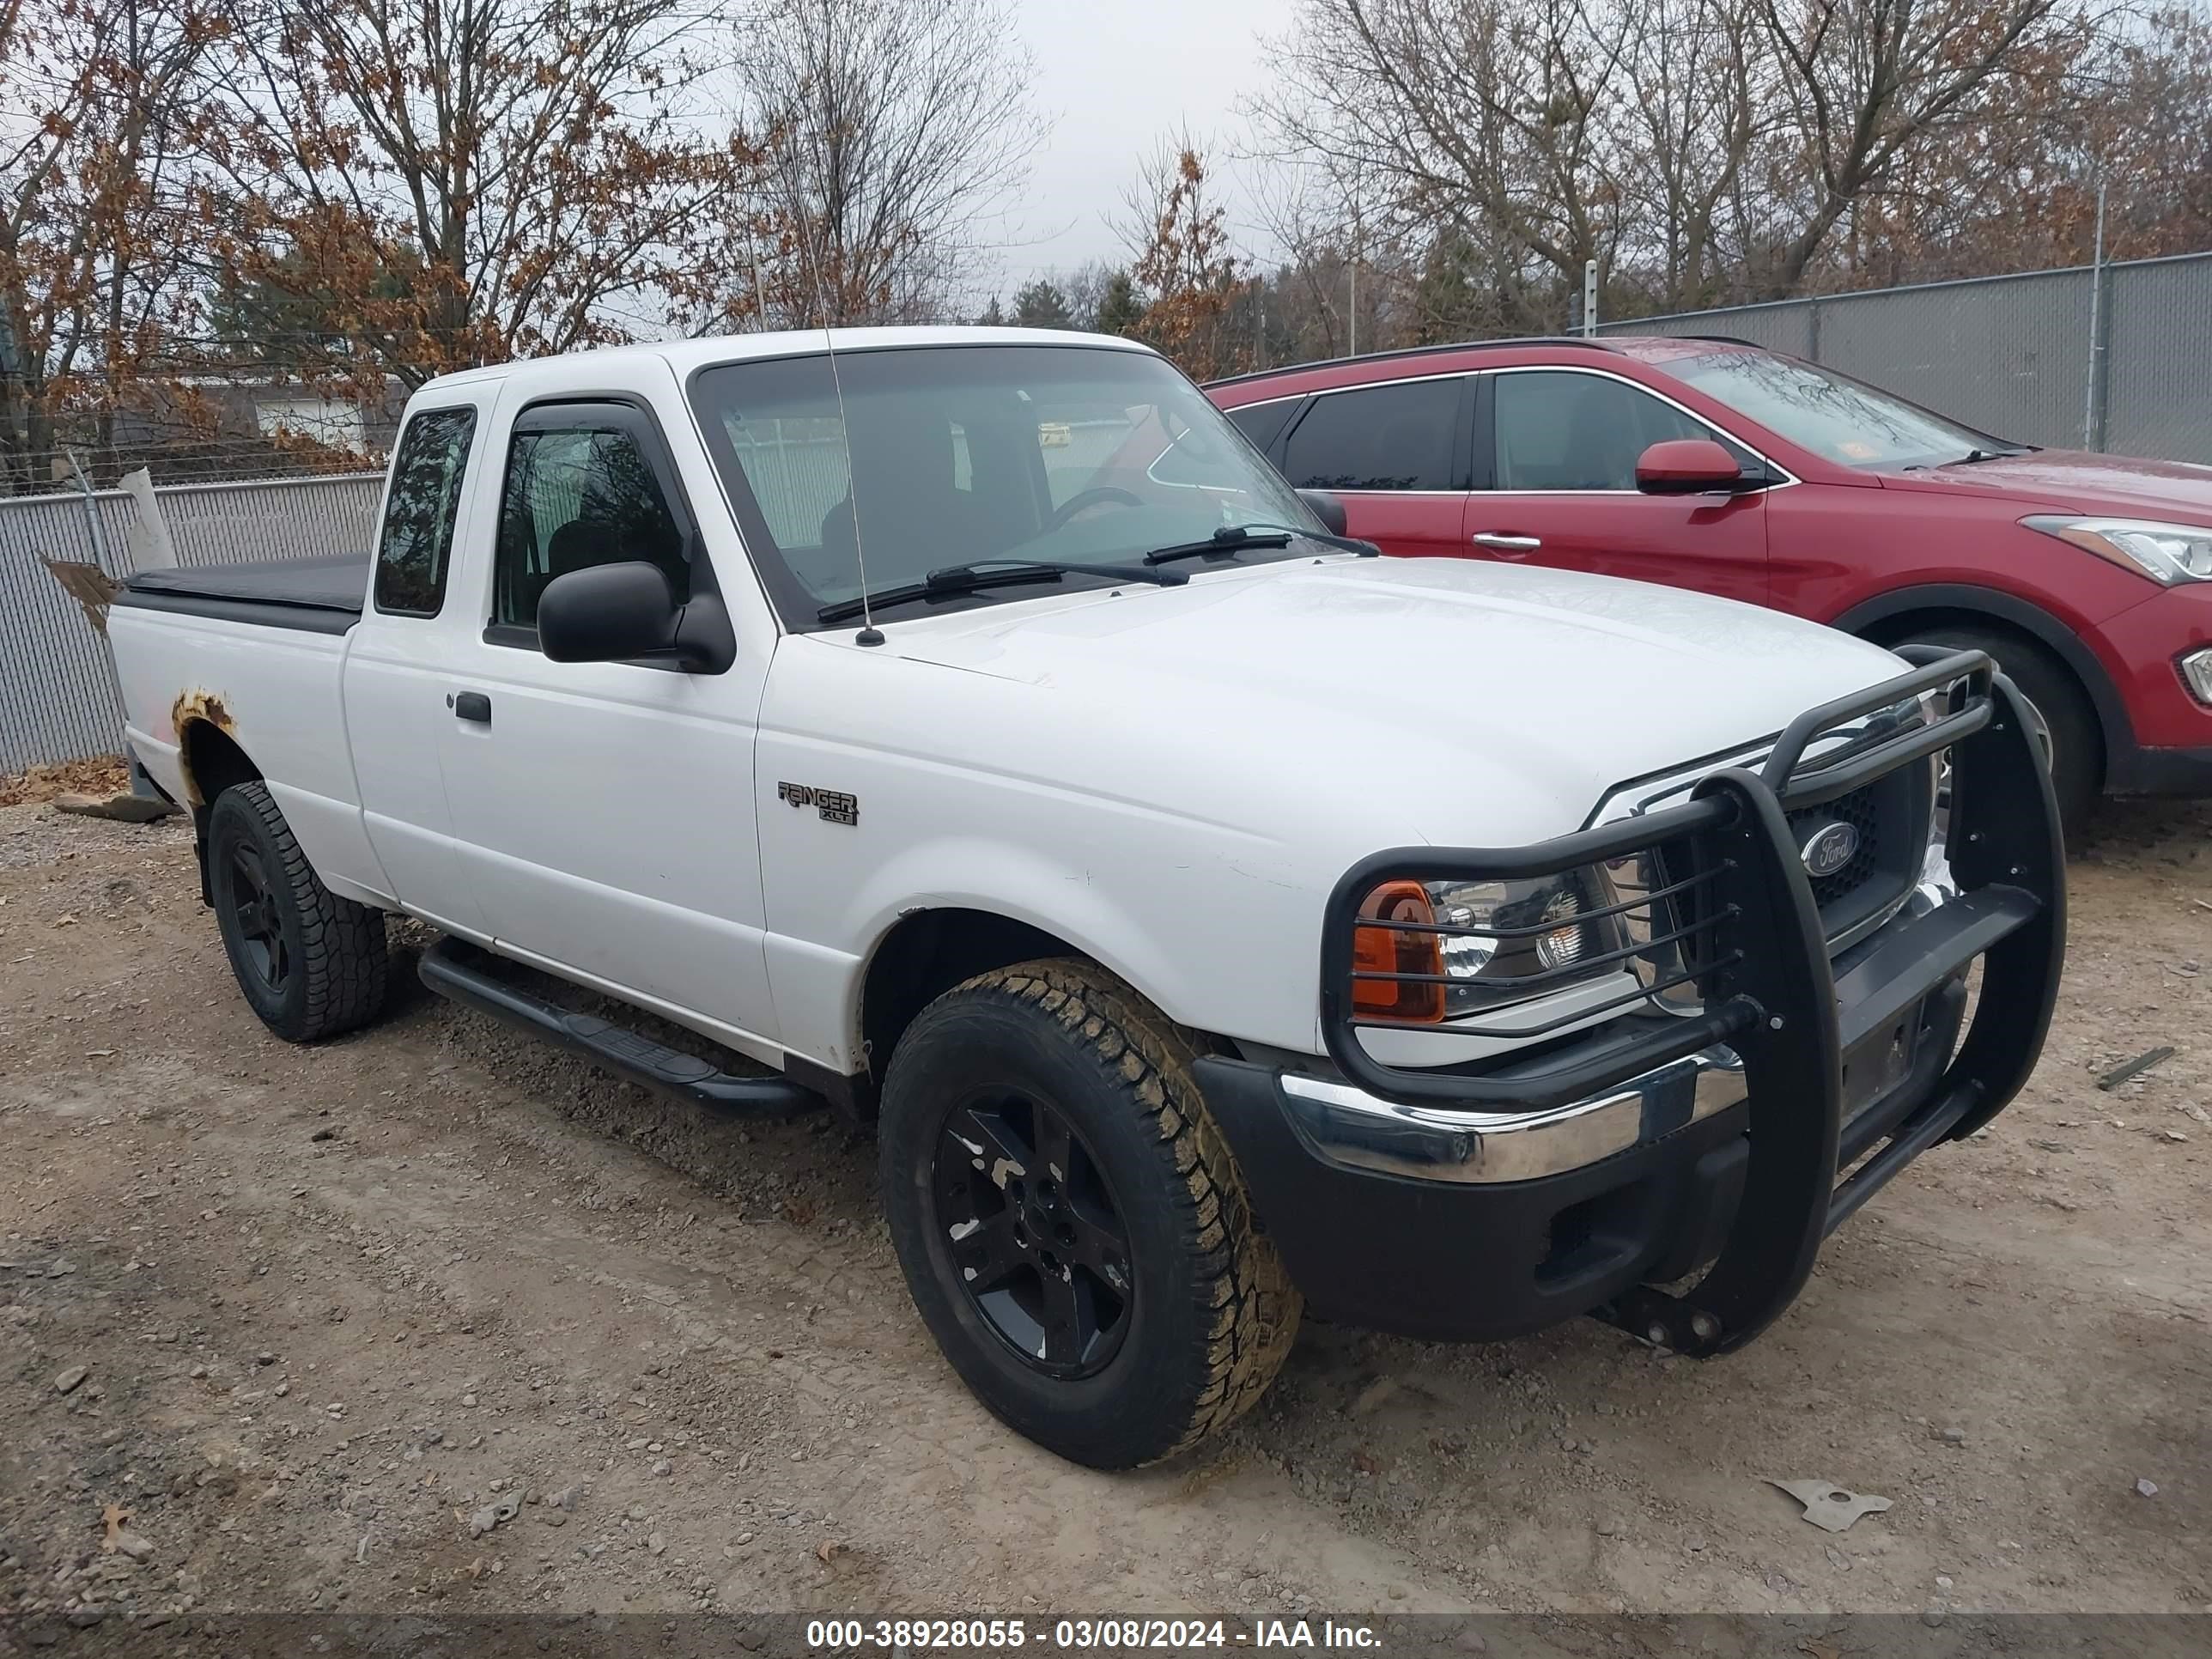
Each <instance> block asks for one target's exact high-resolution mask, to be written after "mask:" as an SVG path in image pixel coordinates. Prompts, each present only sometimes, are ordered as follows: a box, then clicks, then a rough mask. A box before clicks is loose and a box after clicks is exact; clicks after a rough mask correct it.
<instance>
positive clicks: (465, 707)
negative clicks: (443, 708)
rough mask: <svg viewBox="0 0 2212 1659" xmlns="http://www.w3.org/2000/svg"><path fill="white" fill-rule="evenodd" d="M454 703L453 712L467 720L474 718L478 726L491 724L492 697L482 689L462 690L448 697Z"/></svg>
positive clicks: (448, 700)
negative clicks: (485, 694) (486, 694)
mask: <svg viewBox="0 0 2212 1659" xmlns="http://www.w3.org/2000/svg"><path fill="white" fill-rule="evenodd" d="M446 701H447V702H450V703H452V704H453V713H454V714H458V715H459V716H460V717H461V718H462V719H463V720H474V721H475V722H476V723H477V725H478V726H489V725H490V724H491V699H490V698H489V697H487V696H484V694H483V692H481V691H462V692H458V693H456V694H455V695H454V696H451V697H448V698H447V699H446Z"/></svg>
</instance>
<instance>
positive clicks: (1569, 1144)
mask: <svg viewBox="0 0 2212 1659" xmlns="http://www.w3.org/2000/svg"><path fill="white" fill-rule="evenodd" d="M1280 1083H1281V1087H1282V1092H1283V1099H1284V1105H1285V1109H1286V1111H1287V1112H1288V1113H1289V1115H1290V1119H1291V1125H1292V1127H1295V1128H1296V1129H1297V1133H1298V1135H1299V1137H1300V1138H1301V1139H1304V1141H1305V1143H1306V1145H1307V1146H1308V1147H1309V1148H1310V1150H1311V1151H1312V1152H1314V1154H1315V1155H1316V1157H1319V1158H1322V1159H1323V1160H1324V1161H1325V1162H1328V1163H1330V1164H1335V1165H1336V1166H1337V1167H1339V1168H1340V1169H1345V1170H1372V1171H1376V1172H1377V1173H1380V1174H1384V1175H1395V1176H1412V1177H1413V1178H1414V1179H1416V1180H1421V1181H1449V1182H1472V1183H1480V1182H1498V1181H1534V1180H1536V1179H1538V1178H1539V1177H1541V1176H1555V1175H1564V1174H1565V1173H1566V1172H1567V1171H1569V1170H1579V1169H1583V1168H1584V1167H1586V1166H1587V1165H1589V1164H1595V1163H1598V1162H1600V1161H1601V1159H1604V1158H1611V1157H1613V1155H1614V1154H1615V1153H1618V1152H1627V1151H1629V1150H1630V1149H1632V1148H1633V1147H1636V1146H1645V1145H1648V1144H1649V1143H1650V1142H1652V1141H1655V1140H1657V1139H1660V1138H1662V1136H1665V1135H1669V1134H1672V1133H1674V1132H1675V1131H1676V1130H1678V1129H1680V1128H1682V1127H1685V1126H1686V1125H1688V1124H1692V1123H1696V1122H1699V1121H1701V1120H1703V1119H1705V1118H1708V1117H1711V1116H1712V1115H1713V1114H1714V1113H1716V1112H1720V1111H1725V1110H1726V1109H1728V1108H1729V1107H1730V1106H1734V1105H1735V1104H1737V1103H1740V1102H1741V1100H1742V1099H1743V1097H1744V1079H1743V1062H1742V1060H1740V1059H1738V1058H1737V1057H1736V1054H1735V1050H1734V1049H1732V1048H1727V1047H1725V1046H1724V1045H1721V1044H1716V1045H1714V1046H1713V1047H1712V1048H1704V1049H1700V1050H1699V1052H1698V1053H1696V1054H1690V1055H1687V1056H1686V1057H1685V1058H1683V1059H1681V1060H1670V1061H1668V1063H1667V1064H1666V1065H1664V1066H1657V1067H1655V1068H1654V1069H1652V1070H1651V1071H1649V1072H1646V1073H1644V1074H1643V1075H1641V1076H1640V1077H1633V1078H1631V1079H1628V1080H1627V1081H1626V1082H1625V1083H1622V1084H1620V1085H1618V1086H1616V1087H1614V1088H1611V1089H1608V1090H1606V1091H1604V1092H1603V1093H1601V1094H1597V1095H1593V1096H1591V1097H1589V1099H1587V1100H1577V1101H1575V1102H1573V1103H1571V1104H1569V1105H1565V1106H1560V1107H1556V1108H1554V1109H1552V1110H1550V1111H1543V1112H1474V1111H1455V1110H1449V1109H1443V1108H1440V1107H1433V1106H1404V1105H1400V1104H1398V1103H1395V1102H1394V1101H1388V1100H1383V1099H1381V1098H1379V1097H1376V1096H1374V1095H1370V1094H1369V1093H1368V1092H1367V1091H1364V1090H1363V1089H1358V1088H1354V1087H1353V1086H1352V1085H1350V1084H1348V1083H1341V1082H1338V1081H1336V1080H1335V1079H1330V1078H1320V1077H1308V1076H1303V1075H1301V1074H1299V1073H1283V1075H1282V1077H1281V1079H1280Z"/></svg>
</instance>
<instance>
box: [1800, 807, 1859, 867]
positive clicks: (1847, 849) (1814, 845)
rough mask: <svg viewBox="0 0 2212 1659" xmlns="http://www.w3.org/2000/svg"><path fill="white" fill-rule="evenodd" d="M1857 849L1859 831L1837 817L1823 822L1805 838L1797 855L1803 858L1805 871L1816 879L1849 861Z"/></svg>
mask: <svg viewBox="0 0 2212 1659" xmlns="http://www.w3.org/2000/svg"><path fill="white" fill-rule="evenodd" d="M1858 850H1859V832H1858V831H1857V829H1854V828H1852V827H1851V826H1850V824H1848V823H1844V822H1843V821H1842V820H1841V819H1838V820H1837V821H1836V822H1835V823H1824V824H1822V825H1821V826H1820V828H1819V829H1815V830H1814V832H1813V833H1812V835H1811V836H1809V837H1808V838H1807V840H1806V842H1805V845H1804V847H1803V848H1802V850H1801V851H1800V852H1799V854H1798V856H1799V857H1800V858H1802V859H1803V860H1805V873H1806V874H1807V875H1808V876H1811V877H1813V878H1814V879H1815V880H1818V879H1819V878H1820V877H1822V876H1832V875H1834V874H1835V873H1836V872H1837V871H1838V870H1840V869H1842V868H1843V867H1844V866H1845V865H1847V864H1849V863H1850V861H1851V855H1852V854H1854V853H1857V851H1858Z"/></svg>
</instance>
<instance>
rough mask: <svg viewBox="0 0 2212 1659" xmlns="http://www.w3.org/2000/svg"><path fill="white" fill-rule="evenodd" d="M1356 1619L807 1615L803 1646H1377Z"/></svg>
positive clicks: (828, 1649) (833, 1649) (849, 1649)
mask: <svg viewBox="0 0 2212 1659" xmlns="http://www.w3.org/2000/svg"><path fill="white" fill-rule="evenodd" d="M1382 1644H1383V1643H1382V1637H1381V1635H1380V1633H1379V1632H1376V1631H1375V1630H1373V1629H1371V1628H1370V1626H1365V1625H1361V1624H1353V1623H1344V1624H1339V1623H1338V1622H1336V1621H1335V1620H1329V1619H1318V1620H1306V1619H1256V1620H1249V1621H1246V1620H1223V1619H1055V1620H1042V1619H1038V1620H1026V1619H873V1620H871V1619H814V1620H808V1621H807V1625H806V1645H807V1648H808V1650H810V1651H811V1652H823V1653H854V1652H860V1651H865V1650H878V1651H893V1650H924V1651H958V1650H968V1651H970V1652H990V1651H1001V1650H1008V1649H1014V1648H1024V1647H1029V1646H1031V1645H1035V1646H1038V1647H1050V1648H1060V1649H1068V1650H1092V1649H1098V1650H1124V1649H1129V1648H1158V1649H1163V1650H1176V1649H1185V1648H1359V1649H1368V1650H1372V1649H1376V1648H1379V1647H1381V1646H1382Z"/></svg>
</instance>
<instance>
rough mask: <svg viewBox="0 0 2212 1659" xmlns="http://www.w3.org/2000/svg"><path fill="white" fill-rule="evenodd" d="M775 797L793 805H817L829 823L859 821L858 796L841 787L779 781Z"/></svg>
mask: <svg viewBox="0 0 2212 1659" xmlns="http://www.w3.org/2000/svg"><path fill="white" fill-rule="evenodd" d="M775 798H776V799H778V800H787V801H789V802H790V803H791V804H792V805H793V806H818V807H820V808H821V809H822V816H823V817H824V818H826V819H828V820H829V822H830V823H859V822H860V797H859V796H858V795H848V794H847V793H845V792H844V791H843V790H842V789H817V788H816V787H814V786H813V785H812V784H811V783H779V784H778V785H776V787H775Z"/></svg>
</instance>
